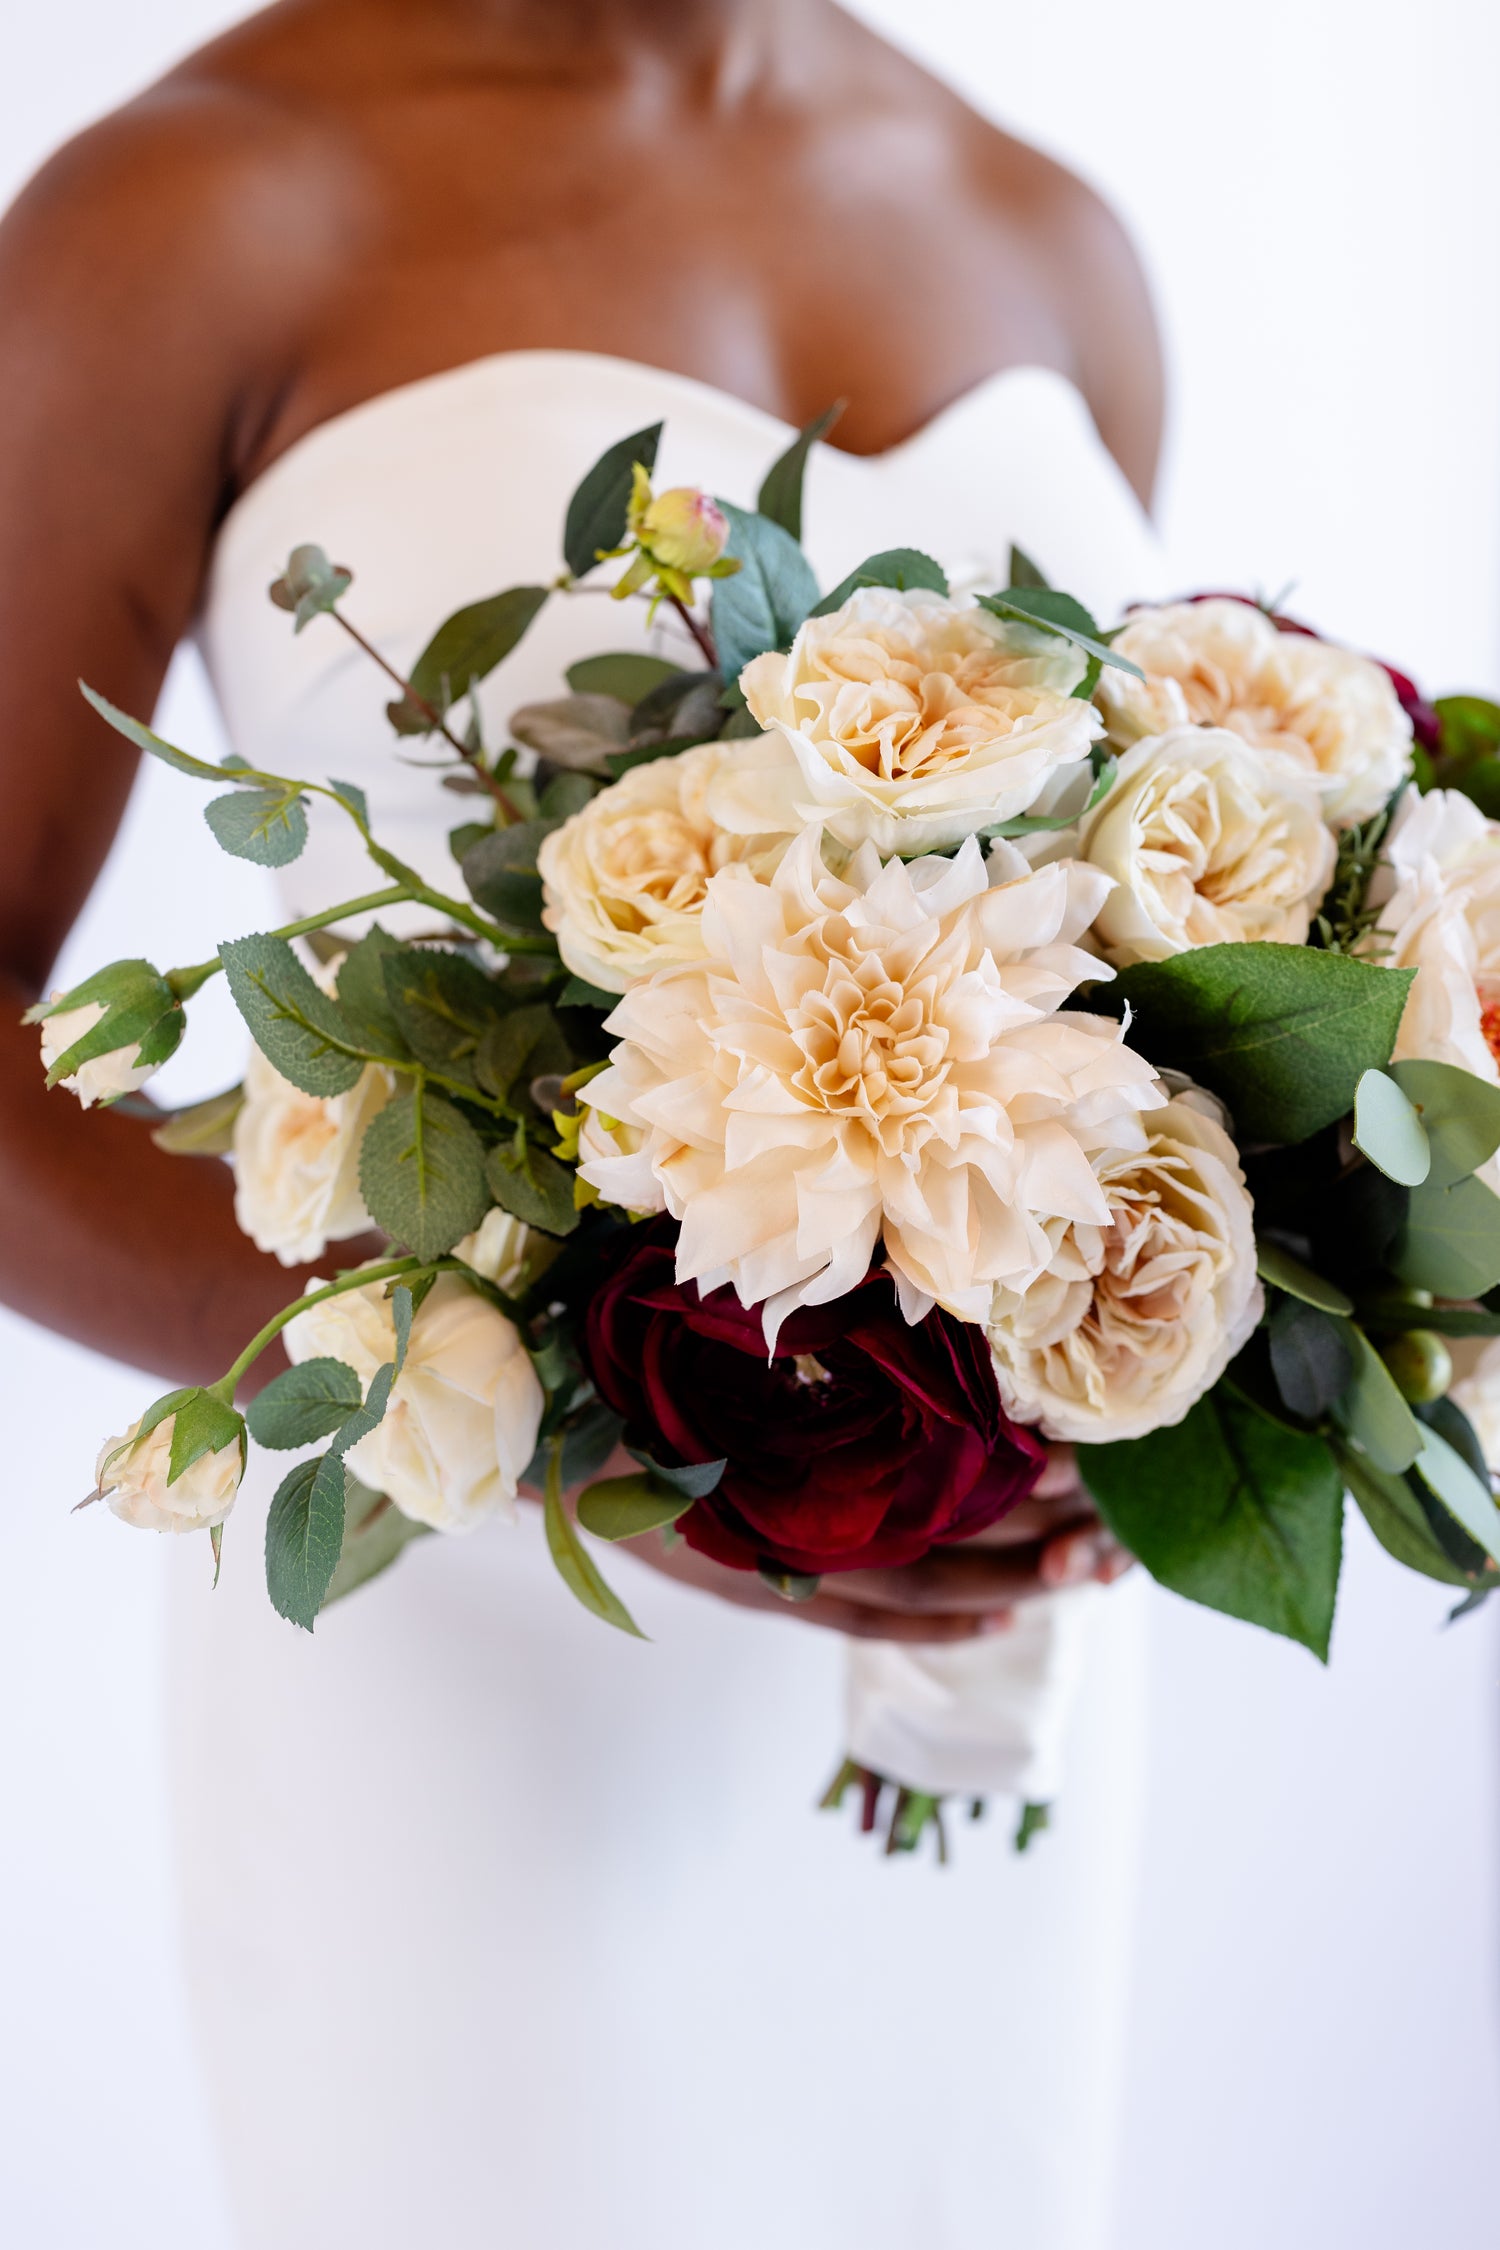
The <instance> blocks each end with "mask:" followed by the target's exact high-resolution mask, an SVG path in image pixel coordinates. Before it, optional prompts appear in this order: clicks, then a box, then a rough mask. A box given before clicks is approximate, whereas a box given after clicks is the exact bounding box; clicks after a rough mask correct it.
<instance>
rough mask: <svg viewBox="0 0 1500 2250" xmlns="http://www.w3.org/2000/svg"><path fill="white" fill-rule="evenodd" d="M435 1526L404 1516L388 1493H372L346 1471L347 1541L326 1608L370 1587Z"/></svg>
mask: <svg viewBox="0 0 1500 2250" xmlns="http://www.w3.org/2000/svg"><path fill="white" fill-rule="evenodd" d="M431 1528H432V1527H431V1525H430V1524H425V1523H416V1522H414V1521H413V1519H412V1518H411V1517H410V1516H404V1515H402V1513H401V1510H400V1509H399V1508H398V1507H396V1505H395V1504H394V1502H392V1501H390V1500H388V1499H387V1498H386V1497H385V1495H384V1493H381V1492H371V1491H370V1489H369V1487H368V1486H367V1485H363V1484H361V1483H360V1481H359V1479H358V1477H356V1476H355V1474H354V1472H353V1470H352V1469H349V1468H347V1467H346V1468H345V1470H344V1537H343V1543H342V1545H341V1546H340V1548H339V1560H338V1568H337V1569H336V1570H335V1572H334V1574H333V1577H332V1578H331V1580H330V1581H329V1585H328V1591H327V1593H326V1594H325V1595H324V1596H323V1608H324V1609H330V1608H331V1607H332V1606H333V1604H334V1603H335V1602H337V1601H342V1600H343V1598H344V1596H345V1595H346V1594H352V1593H354V1592H355V1591H356V1590H357V1589H358V1588H359V1587H361V1586H365V1585H368V1583H369V1581H370V1580H371V1579H372V1578H378V1577H379V1575H380V1573H381V1572H382V1571H383V1570H389V1568H390V1566H391V1564H392V1563H393V1562H394V1561H395V1560H396V1558H397V1556H398V1555H399V1554H401V1552H402V1551H403V1549H404V1548H407V1547H409V1546H410V1545H411V1543H412V1541H413V1540H414V1539H424V1538H427V1537H428V1536H430V1533H431Z"/></svg>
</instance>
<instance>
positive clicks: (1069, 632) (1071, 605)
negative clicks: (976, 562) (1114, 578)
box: [979, 586, 1146, 680]
mask: <svg viewBox="0 0 1500 2250" xmlns="http://www.w3.org/2000/svg"><path fill="white" fill-rule="evenodd" d="M979 605H980V607H981V608H982V609H987V610H989V611H990V612H991V613H992V614H993V615H994V616H996V617H1008V618H1010V619H1012V620H1013V621H1014V622H1016V623H1017V624H1021V625H1036V626H1040V628H1041V630H1042V631H1043V632H1044V633H1053V634H1055V635H1056V636H1057V638H1058V639H1059V640H1064V641H1071V642H1072V644H1073V646H1074V647H1075V648H1080V649H1082V650H1083V653H1084V654H1085V656H1087V657H1090V658H1091V659H1092V660H1093V662H1094V663H1096V664H1107V665H1109V666H1110V667H1111V669H1112V670H1114V671H1117V672H1128V673H1130V675H1131V677H1132V678H1133V679H1137V680H1143V679H1144V678H1145V677H1146V675H1145V673H1144V672H1143V671H1142V670H1141V668H1140V666H1139V664H1132V663H1131V661H1130V659H1129V658H1128V657H1125V656H1116V654H1115V652H1114V650H1113V649H1112V648H1111V647H1110V646H1109V644H1108V642H1107V641H1103V640H1101V639H1100V637H1099V627H1098V625H1097V624H1096V623H1095V621H1094V619H1093V617H1092V616H1091V615H1090V613H1089V612H1088V610H1086V609H1085V608H1084V606H1083V604H1082V602H1080V601H1075V600H1074V598H1073V596H1072V595H1071V594H1064V593H1060V592H1059V591H1058V590H1057V588H1056V587H1054V586H1013V587H1012V588H1011V589H1010V591H1009V592H1008V593H1004V594H981V595H980V596H979Z"/></svg>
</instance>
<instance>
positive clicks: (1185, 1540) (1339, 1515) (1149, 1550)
mask: <svg viewBox="0 0 1500 2250" xmlns="http://www.w3.org/2000/svg"><path fill="white" fill-rule="evenodd" d="M1078 1466H1079V1469H1080V1471H1081V1473H1082V1475H1083V1479H1084V1482H1085V1484H1086V1485H1087V1486H1088V1489H1089V1491H1090V1492H1091V1493H1092V1494H1093V1496H1094V1499H1095V1501H1096V1502H1097V1503H1098V1506H1099V1510H1100V1513H1101V1514H1102V1515H1103V1517H1104V1520H1105V1522H1106V1523H1107V1524H1108V1525H1109V1527H1110V1529H1111V1530H1112V1531H1113V1532H1114V1533H1115V1535H1116V1537H1117V1538H1118V1539H1120V1540H1121V1541H1122V1543H1123V1544H1124V1545H1125V1546H1127V1547H1128V1548H1129V1549H1130V1550H1131V1552H1132V1553H1133V1554H1135V1555H1138V1556H1139V1557H1140V1559H1141V1561H1142V1562H1143V1563H1144V1564H1145V1566H1146V1568H1147V1570H1149V1571H1150V1573H1151V1575H1152V1577H1153V1578H1155V1579H1157V1580H1159V1582H1160V1583H1161V1584H1162V1585H1164V1586H1168V1587H1170V1588H1171V1589H1172V1591H1173V1592H1174V1593H1178V1594H1183V1595H1185V1596H1186V1597H1187V1598H1188V1600H1190V1601H1197V1602H1202V1603H1204V1604H1205V1605H1206V1606H1207V1607H1208V1608H1210V1609H1218V1610H1222V1611H1224V1612H1225V1613H1226V1614H1227V1615H1228V1616H1230V1617H1240V1618H1244V1619H1245V1620H1246V1621H1247V1622H1248V1623H1250V1624H1252V1625H1263V1626H1265V1627H1266V1628H1267V1630H1268V1631H1270V1632H1273V1633H1281V1634H1284V1635H1285V1636H1286V1637H1287V1638H1288V1639H1289V1640H1294V1641H1299V1642H1300V1643H1301V1644H1302V1645H1303V1647H1305V1648H1309V1649H1311V1650H1312V1652H1313V1654H1314V1655H1315V1656H1318V1657H1320V1658H1323V1659H1324V1660H1326V1658H1327V1655H1328V1641H1329V1635H1330V1632H1331V1630H1332V1626H1333V1609H1334V1601H1335V1598H1336V1596H1337V1592H1338V1578H1339V1563H1340V1558H1341V1555H1342V1533H1343V1487H1342V1484H1341V1482H1340V1478H1339V1473H1338V1470H1337V1468H1336V1466H1335V1464H1334V1460H1333V1456H1332V1455H1331V1453H1330V1452H1329V1450H1328V1447H1327V1446H1326V1445H1325V1444H1324V1443H1323V1441H1322V1439H1321V1438H1317V1437H1311V1436H1301V1435H1298V1434H1296V1433H1295V1432H1293V1431H1290V1430H1287V1429H1283V1428H1282V1427H1281V1426H1280V1425H1279V1424H1278V1423H1276V1422H1273V1421H1271V1420H1270V1418H1269V1417H1268V1416H1266V1415H1264V1414H1261V1413H1260V1412H1259V1411H1258V1410H1257V1409H1256V1408H1255V1407H1253V1406H1250V1405H1249V1404H1247V1403H1246V1402H1244V1401H1243V1400H1241V1399H1238V1398H1236V1397H1235V1396H1234V1394H1233V1393H1232V1392H1230V1391H1228V1390H1226V1389H1225V1388H1224V1387H1223V1386H1220V1387H1219V1388H1218V1389H1217V1390H1214V1391H1211V1392H1210V1393H1209V1395H1208V1396H1207V1397H1206V1398H1203V1399H1200V1400H1199V1401H1198V1404H1197V1405H1196V1406H1195V1407H1193V1408H1192V1410H1191V1411H1190V1412H1189V1413H1188V1414H1187V1416H1186V1417H1185V1418H1184V1419H1183V1420H1182V1421H1181V1422H1179V1423H1178V1424H1177V1426H1176V1427H1175V1428H1174V1429H1164V1430H1156V1431H1154V1432H1153V1433H1152V1434H1151V1435H1150V1436H1149V1437H1144V1438H1136V1439H1133V1440H1131V1441H1129V1442H1128V1443H1122V1444H1117V1445H1104V1446H1094V1445H1090V1446H1080V1447H1079V1448H1078Z"/></svg>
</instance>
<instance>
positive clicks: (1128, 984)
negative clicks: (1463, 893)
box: [1090, 944, 1427, 1193]
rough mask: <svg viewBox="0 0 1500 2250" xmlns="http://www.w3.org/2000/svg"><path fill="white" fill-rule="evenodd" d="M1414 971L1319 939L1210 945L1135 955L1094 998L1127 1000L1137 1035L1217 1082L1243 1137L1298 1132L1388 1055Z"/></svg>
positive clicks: (1313, 1125) (1146, 1046) (1295, 1137)
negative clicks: (1355, 956)
mask: <svg viewBox="0 0 1500 2250" xmlns="http://www.w3.org/2000/svg"><path fill="white" fill-rule="evenodd" d="M1412 974H1413V972H1412V971H1410V970H1404V969H1383V968H1379V967H1377V966H1376V965H1375V964H1374V963H1372V962H1369V961H1355V960H1351V959H1350V958H1349V957H1348V956H1346V955H1344V954H1340V953H1325V952H1321V951H1319V950H1318V949H1316V948H1315V947H1312V946H1297V945H1274V944H1247V945H1205V946H1200V947H1199V948H1198V949H1197V950H1196V951H1194V952H1191V953H1179V954H1175V955H1174V956H1173V957H1172V958H1171V959H1170V960H1166V961H1143V962H1139V963H1137V965H1136V966H1135V967H1134V968H1130V969H1126V970H1125V971H1124V973H1123V974H1122V975H1121V976H1119V977H1118V978H1116V980H1115V982H1114V983H1113V984H1110V985H1107V986H1101V987H1099V988H1098V989H1097V992H1096V995H1095V996H1094V997H1093V999H1092V1000H1091V1003H1090V1004H1091V1005H1092V1006H1094V1007H1096V1008H1098V1009H1101V1010H1104V1011H1106V1012H1108V1013H1109V1014H1112V1015H1113V1014H1117V1013H1118V1012H1119V1011H1120V1009H1121V1008H1122V1007H1123V1006H1129V1007H1130V1009H1131V1010H1132V1011H1133V1013H1134V1028H1133V1030H1132V1032H1131V1040H1132V1043H1133V1044H1134V1045H1137V1046H1139V1047H1140V1048H1142V1049H1143V1050H1144V1052H1146V1053H1147V1054H1149V1055H1150V1056H1151V1057H1152V1059H1153V1061H1155V1062H1157V1063H1158V1064H1167V1065H1170V1066H1171V1067H1173V1068H1175V1069H1177V1070H1181V1071H1184V1072H1186V1074H1187V1075H1188V1077H1190V1078H1192V1079H1193V1080H1194V1081H1195V1082H1196V1083H1197V1084H1198V1085H1200V1086H1206V1087H1208V1089H1209V1090H1210V1092H1212V1093H1215V1094H1218V1095H1219V1096H1220V1098H1221V1099H1222V1100H1223V1101H1225V1102H1226V1103H1227V1104H1228V1106H1229V1109H1230V1110H1231V1112H1232V1114H1233V1116H1234V1120H1235V1124H1236V1126H1237V1127H1238V1129H1239V1132H1240V1134H1241V1136H1242V1138H1244V1139H1246V1140H1250V1141H1275V1142H1294V1141H1303V1140H1307V1139H1308V1138H1309V1137H1310V1136H1311V1135H1312V1134H1314V1133H1316V1132H1320V1131H1321V1130H1322V1129H1323V1127H1324V1126H1326V1125H1331V1124H1333V1123H1334V1121H1335V1119H1337V1118H1340V1117H1343V1116H1345V1115H1346V1114H1347V1112H1348V1111H1349V1109H1350V1108H1351V1107H1352V1106H1353V1101H1354V1091H1355V1088H1356V1087H1357V1085H1358V1084H1359V1081H1360V1079H1361V1078H1362V1077H1363V1075H1364V1073H1365V1072H1366V1071H1367V1070H1372V1069H1382V1068H1383V1067H1384V1065H1385V1064H1386V1063H1387V1062H1388V1061H1389V1059H1390V1052H1391V1048H1392V1046H1393V1045H1394V1043H1395V1038H1396V1032H1397V1028H1398V1026H1399V1025H1400V1022H1401V1016H1402V1011H1403V1009H1404V1008H1405V1005H1406V996H1407V992H1408V990H1409V988H1410V985H1411V979H1412ZM1417 1192H1418V1193H1425V1192H1427V1191H1426V1190H1418V1191H1417Z"/></svg>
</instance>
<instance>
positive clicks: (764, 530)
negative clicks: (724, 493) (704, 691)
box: [710, 500, 818, 680]
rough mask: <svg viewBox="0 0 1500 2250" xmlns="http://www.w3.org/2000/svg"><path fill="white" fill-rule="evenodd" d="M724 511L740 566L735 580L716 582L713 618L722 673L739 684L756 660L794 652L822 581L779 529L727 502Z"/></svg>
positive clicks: (731, 548) (732, 550)
mask: <svg viewBox="0 0 1500 2250" xmlns="http://www.w3.org/2000/svg"><path fill="white" fill-rule="evenodd" d="M719 506H720V507H721V508H722V509H723V511H724V513H725V515H726V516H727V517H728V519H729V546H728V550H727V552H728V553H729V554H730V555H731V556H732V557H733V558H734V560H735V561H736V562H738V564H739V566H740V567H739V569H738V570H737V571H736V572H735V574H734V576H733V577H732V578H720V579H718V580H717V581H716V583H715V585H714V590H713V599H712V602H711V605H710V617H711V620H712V624H713V633H714V643H715V646H716V647H717V649H718V652H719V666H720V669H721V671H722V672H723V675H724V677H725V679H726V680H735V679H738V677H739V675H740V673H741V672H742V671H743V670H744V668H745V666H746V665H747V664H748V663H749V662H750V660H751V658H752V657H755V656H761V655H763V654H764V653H765V651H766V650H767V649H777V648H788V647H790V645H791V642H792V640H793V638H794V637H795V635H796V632H797V628H798V626H799V625H800V624H801V623H802V621H803V619H804V618H805V617H806V616H807V614H808V612H809V610H811V608H812V606H813V604H814V603H815V602H816V600H817V598H818V582H817V580H816V578H814V576H813V574H812V565H811V564H810V563H809V562H808V559H807V557H806V555H804V554H803V552H802V549H801V548H800V547H799V546H798V544H797V542H796V540H795V539H793V538H792V537H791V535H790V534H789V533H788V532H785V531H783V530H782V528H781V526H780V524H776V523H772V522H771V520H770V518H769V517H767V516H753V515H750V514H749V513H748V512H747V511H746V510H745V509H744V508H736V507H735V506H734V505H733V504H732V503H731V502H730V501H727V500H721V501H720V502H719Z"/></svg>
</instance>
